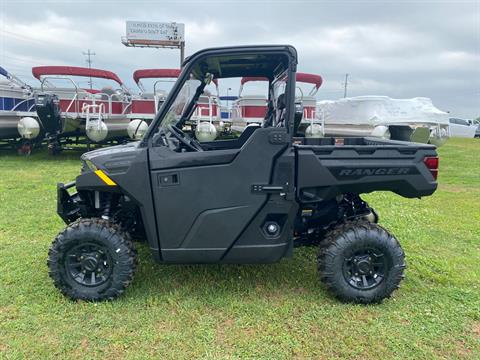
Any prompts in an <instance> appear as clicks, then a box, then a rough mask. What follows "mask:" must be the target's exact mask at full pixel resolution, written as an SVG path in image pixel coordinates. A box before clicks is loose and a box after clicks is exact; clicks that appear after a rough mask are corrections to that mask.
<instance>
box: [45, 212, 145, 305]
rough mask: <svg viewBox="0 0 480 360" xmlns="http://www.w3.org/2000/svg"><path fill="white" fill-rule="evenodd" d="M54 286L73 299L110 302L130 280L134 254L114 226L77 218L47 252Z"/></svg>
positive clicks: (102, 221)
mask: <svg viewBox="0 0 480 360" xmlns="http://www.w3.org/2000/svg"><path fill="white" fill-rule="evenodd" d="M47 264H48V267H49V275H50V277H51V278H52V279H53V282H54V284H55V286H56V287H57V288H58V289H59V290H60V291H61V292H62V293H63V294H64V295H65V296H67V297H69V298H71V299H74V300H87V301H101V300H112V299H114V298H116V297H118V296H119V295H121V294H122V293H123V292H124V291H125V289H126V287H127V286H128V285H129V284H130V282H131V281H132V279H133V274H134V271H135V266H136V251H135V248H134V246H133V244H132V242H131V241H130V240H129V237H128V236H127V235H126V234H125V233H124V232H122V231H121V229H120V227H119V226H118V225H115V224H112V223H110V222H108V221H106V220H102V219H81V220H79V221H76V222H74V223H73V224H70V225H69V226H67V227H66V228H65V230H64V231H62V232H61V233H60V234H58V236H57V237H56V238H55V240H54V241H53V244H52V246H51V247H50V251H49V253H48V261H47Z"/></svg>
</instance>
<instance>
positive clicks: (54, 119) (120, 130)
mask: <svg viewBox="0 0 480 360" xmlns="http://www.w3.org/2000/svg"><path fill="white" fill-rule="evenodd" d="M32 74H33V76H34V77H35V78H37V79H38V80H39V81H40V90H39V91H38V92H37V93H36V96H35V103H36V108H37V114H38V117H39V119H40V121H41V122H42V124H43V127H44V128H45V133H46V134H45V136H46V139H47V141H48V143H49V149H50V150H52V152H54V153H55V152H58V151H60V150H61V149H62V148H61V145H60V143H61V142H63V141H65V140H66V139H71V138H73V137H76V138H77V139H78V137H81V136H86V137H87V138H88V140H87V142H94V143H101V142H105V141H109V140H120V139H125V138H127V136H128V134H127V127H128V124H129V122H130V118H129V117H128V114H129V112H130V109H131V94H130V91H129V90H128V89H127V88H126V87H125V85H124V84H123V82H122V80H120V78H119V77H118V76H117V75H116V74H115V73H113V72H111V71H107V70H101V69H89V68H83V67H74V66H38V67H34V68H32ZM72 76H80V77H85V78H90V79H91V78H97V79H99V78H101V79H107V80H112V81H113V82H115V83H116V84H118V86H119V88H118V89H115V90H114V89H112V88H108V87H106V88H103V89H101V90H98V89H84V88H82V87H80V86H79V85H78V84H77V83H76V82H75V81H74V80H73V79H72ZM53 81H64V82H65V81H66V82H68V83H70V84H71V86H70V87H56V86H54V85H53V83H52V82H53ZM77 142H78V140H77Z"/></svg>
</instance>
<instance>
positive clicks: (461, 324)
mask: <svg viewBox="0 0 480 360" xmlns="http://www.w3.org/2000/svg"><path fill="white" fill-rule="evenodd" d="M439 153H440V176H439V181H440V187H439V190H438V191H437V192H436V193H435V195H434V196H431V197H428V198H425V199H422V200H418V199H403V198H401V197H399V196H396V195H393V194H389V193H374V194H370V195H368V196H366V198H367V199H368V200H369V202H370V204H371V205H373V206H374V207H375V208H376V209H377V211H378V213H379V214H380V223H381V224H382V225H383V226H385V227H386V228H388V229H389V230H391V231H392V232H393V233H394V234H395V235H396V236H397V238H398V239H399V240H400V242H401V244H402V245H403V247H404V249H405V252H406V254H407V265H408V269H407V272H406V279H405V281H404V282H403V286H402V287H401V288H400V290H398V291H397V292H396V293H395V294H394V296H393V297H392V298H391V299H389V300H387V301H385V302H384V303H383V304H381V305H376V306H360V305H350V304H342V303H339V302H338V301H337V300H335V299H332V298H331V297H330V296H329V295H328V294H327V293H326V292H325V290H324V288H323V287H322V286H321V285H320V284H319V282H318V280H317V272H316V265H315V256H316V249H314V248H302V249H297V251H296V253H295V255H294V257H293V258H291V259H284V260H282V261H281V262H280V263H278V264H274V265H255V266H253V265H252V266H250V265H248V266H235V265H208V266H206V265H203V266H177V265H159V264H156V263H154V262H153V261H152V259H151V257H150V255H149V253H148V249H147V248H146V247H145V246H143V245H142V246H139V248H140V249H139V250H140V266H139V271H138V272H137V274H136V278H135V280H134V282H133V284H132V285H131V287H130V288H129V289H128V290H127V291H126V293H125V294H124V295H123V296H122V297H121V298H119V299H118V300H117V301H114V302H107V303H99V304H93V303H84V302H72V301H69V300H67V299H65V298H64V297H63V296H62V295H61V294H60V293H59V292H58V291H57V290H56V289H55V288H54V287H53V285H52V282H51V281H50V278H49V277H48V274H47V266H46V257H47V251H48V248H49V246H50V243H51V241H52V240H53V238H54V237H55V235H56V234H57V233H58V232H59V231H60V230H61V229H62V228H63V226H64V224H63V223H62V221H61V220H60V218H59V217H58V216H57V215H56V213H55V211H56V188H55V184H56V183H57V182H68V181H71V180H73V179H74V177H75V176H76V175H77V174H78V172H79V170H80V162H79V160H78V154H67V155H65V154H63V155H61V156H59V157H55V158H51V157H49V156H48V155H47V154H46V152H43V151H42V152H37V153H35V154H34V155H32V156H31V157H29V158H22V157H18V156H17V155H15V154H14V153H13V152H1V153H0V171H1V172H0V174H1V176H0V358H12V359H14V358H32V359H33V358H35V359H37V358H51V357H60V358H82V359H83V358H100V357H102V358H107V359H121V358H147V357H155V358H162V359H163V358H175V359H177V358H199V357H202V358H204V357H205V358H239V357H249V358H292V357H293V358H341V357H342V358H363V359H367V358H391V357H396V358H415V359H419V358H449V359H450V358H476V359H478V358H480V140H478V139H471V140H460V139H452V140H450V141H449V142H448V143H447V144H446V145H445V146H444V147H442V148H440V150H439Z"/></svg>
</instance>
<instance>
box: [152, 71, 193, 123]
mask: <svg viewBox="0 0 480 360" xmlns="http://www.w3.org/2000/svg"><path fill="white" fill-rule="evenodd" d="M201 84H202V82H201V81H200V80H197V79H189V80H187V81H186V82H185V83H184V84H183V86H182V88H181V89H180V91H179V93H178V95H177V96H176V98H175V101H174V102H173V104H172V105H171V106H170V109H169V110H168V112H167V113H166V114H165V117H164V118H163V120H162V123H161V124H160V127H161V128H164V129H165V128H166V127H167V126H168V125H172V124H173V125H175V124H177V123H178V122H179V120H180V119H181V118H182V115H184V112H185V110H186V109H187V107H188V105H189V104H190V103H191V101H192V99H193V97H194V96H195V93H196V91H197V88H198V87H199V86H200V85H201Z"/></svg>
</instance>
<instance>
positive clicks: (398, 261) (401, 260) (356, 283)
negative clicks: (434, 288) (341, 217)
mask: <svg viewBox="0 0 480 360" xmlns="http://www.w3.org/2000/svg"><path fill="white" fill-rule="evenodd" d="M317 262H318V271H319V274H320V280H321V281H322V282H323V283H324V284H325V286H326V288H327V289H328V290H329V291H330V292H331V293H332V294H333V295H334V296H336V297H337V298H339V299H340V300H342V301H346V302H355V303H362V304H369V303H380V302H382V300H383V299H385V298H388V297H390V295H391V294H392V293H393V291H394V290H395V289H397V288H398V287H399V285H400V282H401V280H402V279H403V278H404V269H405V254H404V252H403V250H402V248H401V247H400V244H399V243H398V241H397V239H395V237H394V236H393V235H391V234H390V233H389V232H388V231H387V230H385V229H384V228H382V227H380V226H379V225H377V224H372V223H368V222H365V221H361V222H348V223H345V224H342V225H340V226H338V227H337V228H335V229H334V230H332V231H331V232H330V233H329V234H327V236H326V238H325V239H324V241H322V243H321V244H320V249H319V253H318V258H317Z"/></svg>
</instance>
